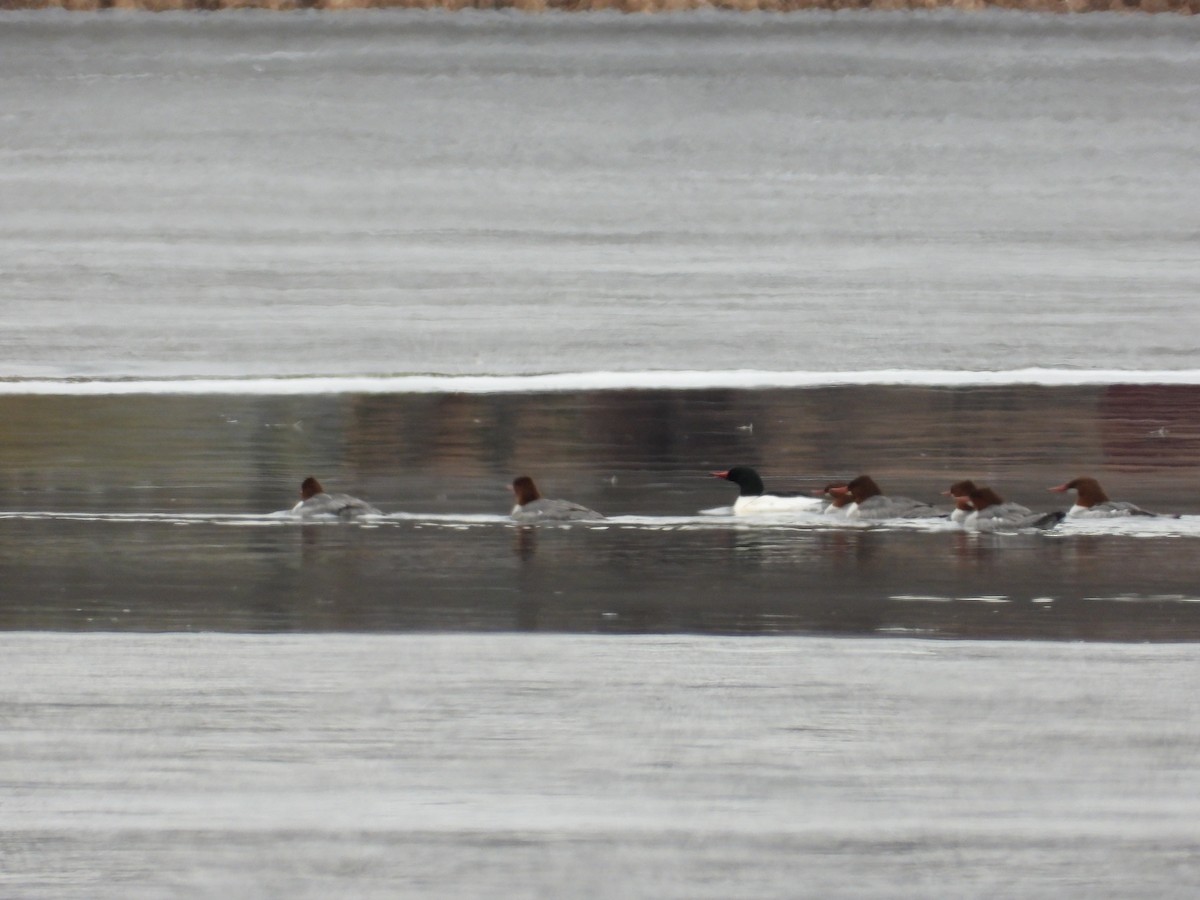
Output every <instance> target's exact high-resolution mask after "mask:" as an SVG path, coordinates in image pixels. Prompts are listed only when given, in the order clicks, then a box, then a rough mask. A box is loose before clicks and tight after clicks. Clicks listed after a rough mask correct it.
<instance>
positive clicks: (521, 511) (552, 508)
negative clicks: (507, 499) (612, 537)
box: [512, 475, 604, 522]
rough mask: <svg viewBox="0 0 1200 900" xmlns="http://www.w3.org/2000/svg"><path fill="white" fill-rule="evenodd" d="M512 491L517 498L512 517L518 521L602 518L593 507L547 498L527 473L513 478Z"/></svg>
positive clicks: (563, 520) (567, 520)
mask: <svg viewBox="0 0 1200 900" xmlns="http://www.w3.org/2000/svg"><path fill="white" fill-rule="evenodd" d="M512 492H513V494H514V495H515V496H516V498H517V505H516V506H514V507H513V510H512V517H513V518H514V519H517V520H518V521H520V522H573V521H580V520H583V519H603V518H604V516H602V515H601V514H600V513H598V512H596V511H595V510H594V509H588V508H587V507H586V506H580V505H579V504H578V503H571V502H570V501H569V500H547V499H546V498H544V497H543V496H542V494H541V491H539V490H538V488H537V485H536V484H534V483H533V479H532V478H530V477H529V476H528V475H522V476H520V477H519V478H514V479H513V483H512Z"/></svg>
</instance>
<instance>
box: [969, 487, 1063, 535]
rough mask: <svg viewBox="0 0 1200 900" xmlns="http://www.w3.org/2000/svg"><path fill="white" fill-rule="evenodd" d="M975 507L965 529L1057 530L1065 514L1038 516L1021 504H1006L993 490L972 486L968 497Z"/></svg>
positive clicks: (1058, 512)
mask: <svg viewBox="0 0 1200 900" xmlns="http://www.w3.org/2000/svg"><path fill="white" fill-rule="evenodd" d="M967 499H968V500H969V501H970V503H971V506H972V507H973V508H974V512H972V513H971V514H970V515H969V516H967V518H966V521H965V522H963V527H964V528H970V529H973V530H975V531H998V530H1001V529H1011V528H1053V527H1054V526H1055V525H1057V524H1058V523H1059V522H1061V521H1062V520H1063V518H1064V516H1065V513H1063V512H1061V511H1060V510H1055V511H1054V512H1048V513H1035V512H1033V511H1032V510H1030V509H1029V508H1028V507H1025V506H1022V505H1021V504H1020V503H1009V502H1006V501H1005V499H1004V498H1003V497H1001V496H1000V495H999V494H997V493H996V492H995V491H993V490H992V489H991V488H989V487H972V488H971V491H970V493H969V494H968V495H967Z"/></svg>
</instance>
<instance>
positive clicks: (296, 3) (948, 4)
mask: <svg viewBox="0 0 1200 900" xmlns="http://www.w3.org/2000/svg"><path fill="white" fill-rule="evenodd" d="M990 6H994V7H999V8H1002V9H1020V10H1025V11H1027V12H1053V13H1080V12H1142V13H1178V14H1181V15H1192V14H1194V13H1200V0H0V9H48V8H58V9H67V10H80V11H94V10H101V9H140V10H147V11H150V12H164V11H167V10H221V9H274V10H294V9H325V10H339V9H381V8H397V9H433V8H440V9H450V10H459V9H515V10H520V11H522V12H529V13H538V12H545V11H548V10H563V11H568V12H587V11H592V10H618V11H620V12H626V13H655V12H679V11H683V10H690V9H700V8H712V9H728V10H739V11H747V12H749V11H758V12H792V11H796V10H802V9H888V10H897V9H940V8H949V9H961V10H980V9H985V8H987V7H990Z"/></svg>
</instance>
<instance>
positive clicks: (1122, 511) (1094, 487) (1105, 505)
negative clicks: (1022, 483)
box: [1047, 478, 1158, 519]
mask: <svg viewBox="0 0 1200 900" xmlns="http://www.w3.org/2000/svg"><path fill="white" fill-rule="evenodd" d="M1047 490H1048V491H1052V492H1053V493H1055V494H1065V493H1066V492H1067V491H1075V492H1076V499H1075V505H1074V506H1072V507H1071V508H1070V509H1068V510H1067V518H1070V519H1109V518H1115V517H1117V516H1156V515H1158V513H1152V512H1148V511H1146V510H1144V509H1142V508H1141V507H1140V506H1135V505H1134V504H1132V503H1130V502H1129V501H1128V500H1109V499H1108V494H1106V493H1104V488H1102V487H1100V482H1098V481H1097V480H1096V479H1095V478H1076V479H1075V480H1074V481H1068V482H1067V483H1066V484H1060V485H1059V486H1058V487H1052V488H1047Z"/></svg>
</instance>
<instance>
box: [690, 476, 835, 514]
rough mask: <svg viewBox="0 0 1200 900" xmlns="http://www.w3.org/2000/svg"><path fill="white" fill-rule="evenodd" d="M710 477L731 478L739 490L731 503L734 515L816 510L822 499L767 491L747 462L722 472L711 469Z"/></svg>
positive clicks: (819, 506)
mask: <svg viewBox="0 0 1200 900" xmlns="http://www.w3.org/2000/svg"><path fill="white" fill-rule="evenodd" d="M710 474H711V475H712V476H713V478H724V479H725V480H726V481H732V482H733V483H734V484H736V485H737V486H738V487H739V488H740V489H741V490H740V493H739V494H738V498H737V500H735V501H734V503H733V514H734V515H735V516H753V515H786V514H789V513H797V512H819V511H820V508H821V505H822V504H823V503H824V501H823V500H820V499H818V498H816V497H802V496H799V495H796V496H792V495H788V494H768V493H766V488H765V487H763V481H762V478H760V477H759V475H758V473H757V472H755V471H754V470H753V469H751V468H750V467H749V466H734V467H733V468H732V469H729V470H728V471H725V472H712V473H710Z"/></svg>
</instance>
